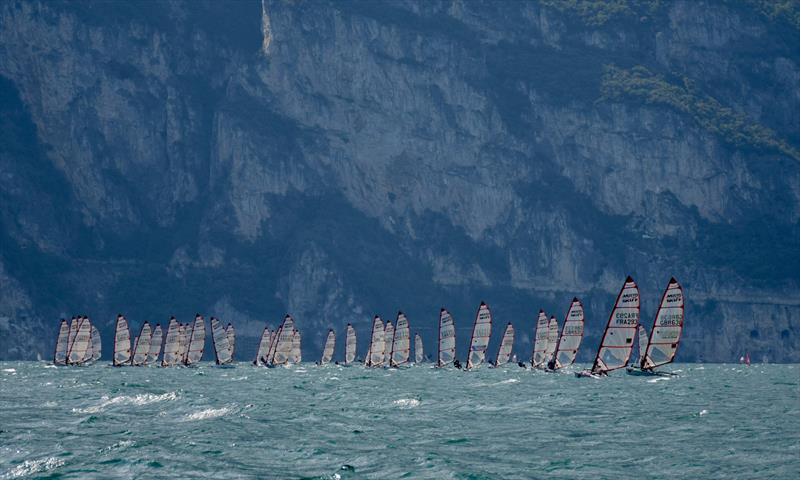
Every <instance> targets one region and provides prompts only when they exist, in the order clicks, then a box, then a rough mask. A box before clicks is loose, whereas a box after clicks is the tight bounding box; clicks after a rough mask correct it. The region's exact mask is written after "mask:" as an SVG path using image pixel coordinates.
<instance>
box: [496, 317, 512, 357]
mask: <svg viewBox="0 0 800 480" xmlns="http://www.w3.org/2000/svg"><path fill="white" fill-rule="evenodd" d="M513 347H514V326H513V325H511V322H508V325H506V330H505V332H503V340H502V341H501V342H500V348H499V349H497V358H496V359H495V361H494V366H495V367H499V366H501V365H504V364H506V363H508V359H509V358H511V350H512V348H513Z"/></svg>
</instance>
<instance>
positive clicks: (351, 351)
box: [344, 323, 356, 365]
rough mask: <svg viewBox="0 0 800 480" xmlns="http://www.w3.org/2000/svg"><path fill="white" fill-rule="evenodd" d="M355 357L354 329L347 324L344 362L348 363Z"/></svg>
mask: <svg viewBox="0 0 800 480" xmlns="http://www.w3.org/2000/svg"><path fill="white" fill-rule="evenodd" d="M355 359H356V329H355V328H353V326H352V325H350V324H349V323H348V324H347V339H346V340H345V345H344V364H345V365H350V364H351V363H353V362H354V361H355Z"/></svg>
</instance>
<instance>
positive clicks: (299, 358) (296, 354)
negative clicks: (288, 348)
mask: <svg viewBox="0 0 800 480" xmlns="http://www.w3.org/2000/svg"><path fill="white" fill-rule="evenodd" d="M301 344H302V337H301V336H300V330H298V329H296V328H295V329H294V335H293V336H292V355H291V357H292V360H291V362H292V363H294V364H296V365H299V364H300V363H302V362H303V353H302V349H301Z"/></svg>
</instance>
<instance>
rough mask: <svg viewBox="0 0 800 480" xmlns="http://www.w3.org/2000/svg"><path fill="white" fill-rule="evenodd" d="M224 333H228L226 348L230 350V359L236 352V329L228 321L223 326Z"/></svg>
mask: <svg viewBox="0 0 800 480" xmlns="http://www.w3.org/2000/svg"><path fill="white" fill-rule="evenodd" d="M225 334H226V335H228V348H229V349H230V350H231V359H233V356H234V355H235V354H236V330H234V328H233V325H231V324H230V323H229V324H228V326H227V327H225Z"/></svg>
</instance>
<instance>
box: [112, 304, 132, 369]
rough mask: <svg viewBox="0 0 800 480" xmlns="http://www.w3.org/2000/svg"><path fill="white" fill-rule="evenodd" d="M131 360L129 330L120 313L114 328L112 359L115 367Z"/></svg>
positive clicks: (126, 363)
mask: <svg viewBox="0 0 800 480" xmlns="http://www.w3.org/2000/svg"><path fill="white" fill-rule="evenodd" d="M130 362H131V332H130V330H129V329H128V321H127V320H126V319H125V317H123V316H122V315H118V316H117V325H116V327H115V329H114V359H113V364H114V366H115V367H119V366H121V365H128V364H130Z"/></svg>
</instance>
